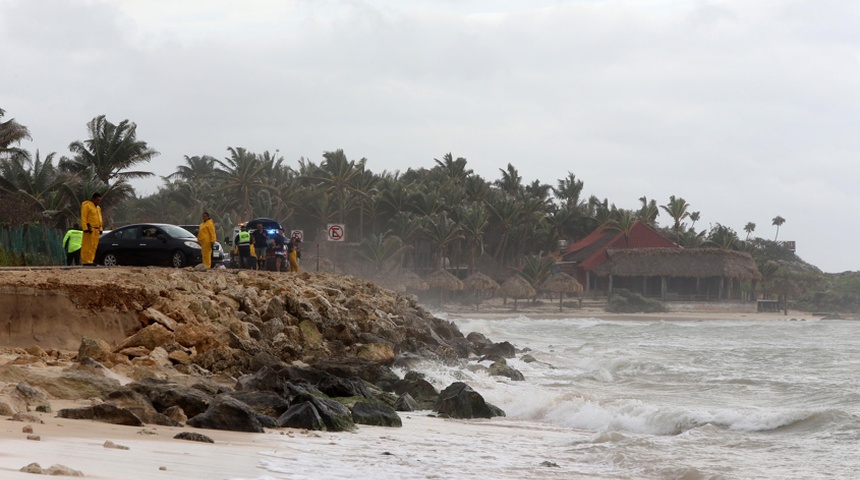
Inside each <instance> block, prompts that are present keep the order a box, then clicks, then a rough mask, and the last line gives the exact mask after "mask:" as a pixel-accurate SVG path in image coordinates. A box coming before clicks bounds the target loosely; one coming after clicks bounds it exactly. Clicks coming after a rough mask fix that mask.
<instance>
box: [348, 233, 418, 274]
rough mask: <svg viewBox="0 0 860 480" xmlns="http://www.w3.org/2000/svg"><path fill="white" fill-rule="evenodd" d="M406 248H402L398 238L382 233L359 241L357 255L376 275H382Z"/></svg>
mask: <svg viewBox="0 0 860 480" xmlns="http://www.w3.org/2000/svg"><path fill="white" fill-rule="evenodd" d="M406 248H409V247H408V246H404V245H403V242H402V241H401V240H400V238H398V237H396V236H394V235H389V234H387V233H382V234H380V235H370V236H368V237H367V238H363V239H362V240H361V247H360V249H359V251H358V254H359V255H361V257H362V258H364V259H365V260H367V261H368V262H370V264H371V265H372V266H373V272H374V274H376V275H379V274H381V273H384V272H383V270H384V269H385V267H386V265H388V264H391V263H393V261H394V259H395V258H396V257H397V256H398V255H400V254H401V253H403V252H404V250H405V249H406Z"/></svg>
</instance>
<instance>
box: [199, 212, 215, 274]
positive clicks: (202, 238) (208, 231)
mask: <svg viewBox="0 0 860 480" xmlns="http://www.w3.org/2000/svg"><path fill="white" fill-rule="evenodd" d="M215 238H216V235H215V221H214V220H212V219H211V218H210V217H209V212H203V223H201V224H200V230H198V232H197V243H199V244H200V248H201V249H202V250H203V251H202V252H201V253H202V254H203V265H204V266H206V268H212V246H213V245H215Z"/></svg>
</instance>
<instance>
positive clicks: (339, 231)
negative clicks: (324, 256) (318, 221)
mask: <svg viewBox="0 0 860 480" xmlns="http://www.w3.org/2000/svg"><path fill="white" fill-rule="evenodd" d="M326 233H327V238H328V241H329V242H342V241H343V239H344V237H345V236H346V227H345V226H344V225H342V224H340V223H329V224H328V228H326Z"/></svg>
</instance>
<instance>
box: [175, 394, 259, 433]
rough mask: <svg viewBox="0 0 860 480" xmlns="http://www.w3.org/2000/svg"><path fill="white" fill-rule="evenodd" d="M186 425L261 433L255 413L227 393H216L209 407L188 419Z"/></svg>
mask: <svg viewBox="0 0 860 480" xmlns="http://www.w3.org/2000/svg"><path fill="white" fill-rule="evenodd" d="M188 425H190V426H192V427H197V428H208V429H212V430H231V431H234V432H253V433H262V432H263V431H264V430H263V426H262V425H261V424H260V420H259V419H258V418H257V413H256V412H254V410H252V409H251V407H249V406H248V405H246V404H245V403H243V402H241V401H239V400H237V399H235V398H233V397H230V396H228V395H218V396H217V397H215V398H214V399H213V400H212V402H210V404H209V408H208V409H207V410H206V411H205V412H203V413H201V414H199V415H196V416H194V417H191V418H189V419H188Z"/></svg>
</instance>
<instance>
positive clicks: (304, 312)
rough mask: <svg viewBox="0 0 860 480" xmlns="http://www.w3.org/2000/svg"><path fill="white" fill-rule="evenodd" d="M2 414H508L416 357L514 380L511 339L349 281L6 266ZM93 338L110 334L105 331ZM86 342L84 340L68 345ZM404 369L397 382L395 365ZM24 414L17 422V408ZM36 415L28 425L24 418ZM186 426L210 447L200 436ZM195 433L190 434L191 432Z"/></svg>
mask: <svg viewBox="0 0 860 480" xmlns="http://www.w3.org/2000/svg"><path fill="white" fill-rule="evenodd" d="M0 304H2V306H3V307H4V308H3V309H2V311H3V312H5V313H3V314H0V315H3V316H5V318H4V317H3V316H0V326H2V327H3V328H2V332H0V342H2V343H3V345H5V346H6V347H5V349H4V351H3V355H2V357H0V360H2V362H3V363H2V365H0V415H3V416H8V417H11V418H18V419H22V418H23V419H24V420H26V415H28V413H29V412H33V411H35V412H42V413H52V412H51V403H52V401H53V400H70V401H76V402H77V403H78V404H79V403H81V402H84V403H85V405H84V406H74V407H71V408H63V409H60V410H58V411H57V412H55V413H56V415H57V417H60V418H68V419H90V420H96V421H100V422H107V423H112V424H119V425H132V426H137V427H143V426H146V425H161V426H170V427H181V426H188V427H194V428H197V429H214V430H230V431H239V432H264V431H265V430H266V429H280V428H299V429H306V430H327V431H352V430H354V429H355V428H356V424H359V425H360V424H366V425H381V426H392V427H397V426H400V425H401V419H400V417H399V415H398V413H397V412H408V411H413V410H419V409H420V410H433V411H434V412H436V413H435V414H436V415H438V416H443V417H452V418H474V417H480V418H490V417H493V416H503V415H504V412H502V411H501V410H500V409H498V408H497V407H494V406H493V405H490V404H487V403H486V402H485V401H484V399H483V398H482V397H481V395H480V394H479V393H478V392H475V391H474V390H472V389H471V388H470V387H469V386H468V385H466V384H465V383H462V382H454V383H453V384H451V385H450V386H449V387H448V388H446V389H444V390H443V391H442V392H439V391H437V390H436V389H435V388H434V387H433V385H432V384H431V383H430V382H428V381H427V380H426V379H424V378H423V377H422V375H421V374H420V373H418V372H415V371H410V366H413V365H415V364H416V362H422V361H436V362H445V363H449V364H451V363H456V362H461V363H463V364H464V365H466V364H468V363H470V359H471V363H473V365H469V368H472V369H478V368H480V369H487V367H484V366H482V365H478V364H477V362H476V360H479V359H483V360H487V359H489V360H492V361H493V364H492V366H491V367H490V368H489V369H488V373H490V374H493V375H500V376H503V377H506V378H507V379H512V380H519V379H522V374H520V373H519V372H518V371H516V370H514V369H512V368H510V367H507V366H506V365H505V358H511V357H513V356H514V355H516V353H517V352H516V351H515V349H514V347H513V346H512V345H510V344H507V343H505V342H503V343H493V342H491V341H490V340H488V339H486V338H485V337H483V336H482V335H479V334H470V335H468V336H464V335H463V334H462V333H461V332H460V331H459V329H458V328H457V327H456V325H455V324H453V323H452V322H449V321H446V320H441V319H439V318H437V317H434V316H433V315H432V314H430V313H429V312H428V311H427V310H425V309H424V308H423V307H421V306H420V305H418V304H417V302H416V299H415V298H414V297H409V296H403V295H400V294H397V293H394V292H392V291H390V290H386V289H383V288H380V287H379V286H377V285H376V284H374V283H371V282H368V281H365V280H360V279H355V278H351V277H340V276H335V275H328V274H312V273H301V274H298V275H283V274H275V273H268V272H252V271H223V270H222V271H215V270H213V271H203V272H200V271H194V270H192V269H185V270H168V269H155V268H140V269H134V268H131V269H122V268H114V269H102V268H96V269H75V270H62V271H58V270H40V271H10V272H4V275H3V276H2V278H0ZM99 332H102V334H101V335H99ZM74 343H77V349H76V351H75V350H72V351H69V350H67V349H64V348H63V347H67V346H68V345H70V344H74ZM394 369H397V370H398V371H405V372H407V373H406V374H405V375H404V376H403V378H401V377H400V376H399V375H397V374H396V373H395V371H394ZM22 416H23V417H22ZM31 420H32V419H31ZM196 432H197V433H199V435H197V436H195V435H191V436H192V437H194V438H193V439H197V440H202V441H205V440H206V439H207V437H206V435H205V434H203V433H202V432H200V431H199V430H197V431H196ZM189 433H191V432H189Z"/></svg>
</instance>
